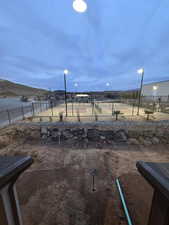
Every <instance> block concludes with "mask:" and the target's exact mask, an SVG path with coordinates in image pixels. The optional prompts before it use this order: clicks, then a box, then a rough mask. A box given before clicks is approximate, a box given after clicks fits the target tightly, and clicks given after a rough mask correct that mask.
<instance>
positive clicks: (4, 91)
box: [0, 79, 47, 97]
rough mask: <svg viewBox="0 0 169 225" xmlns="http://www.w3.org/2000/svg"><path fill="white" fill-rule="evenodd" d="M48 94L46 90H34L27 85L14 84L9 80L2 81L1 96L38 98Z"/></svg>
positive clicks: (0, 83) (0, 85)
mask: <svg viewBox="0 0 169 225" xmlns="http://www.w3.org/2000/svg"><path fill="white" fill-rule="evenodd" d="M46 92H47V91H46V90H44V89H38V88H33V87H29V86H26V85H22V84H17V83H13V82H11V81H8V80H1V79H0V96H5V97H9V96H10V97H12V96H22V95H24V96H37V95H44V94H45V93H46Z"/></svg>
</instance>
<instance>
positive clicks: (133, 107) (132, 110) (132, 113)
mask: <svg viewBox="0 0 169 225" xmlns="http://www.w3.org/2000/svg"><path fill="white" fill-rule="evenodd" d="M134 106H135V104H134V103H133V106H132V116H134Z"/></svg>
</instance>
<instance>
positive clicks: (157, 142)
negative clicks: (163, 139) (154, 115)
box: [152, 137, 160, 145]
mask: <svg viewBox="0 0 169 225" xmlns="http://www.w3.org/2000/svg"><path fill="white" fill-rule="evenodd" d="M152 143H153V144H154V145H156V144H159V143H160V140H159V139H158V138H157V137H153V138H152Z"/></svg>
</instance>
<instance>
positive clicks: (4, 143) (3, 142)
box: [0, 136, 10, 149]
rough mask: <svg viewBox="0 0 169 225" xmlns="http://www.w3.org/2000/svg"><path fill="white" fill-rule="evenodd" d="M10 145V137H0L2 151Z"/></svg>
mask: <svg viewBox="0 0 169 225" xmlns="http://www.w3.org/2000/svg"><path fill="white" fill-rule="evenodd" d="M9 144H10V139H9V137H8V136H0V149H1V148H4V147H6V146H7V145H9Z"/></svg>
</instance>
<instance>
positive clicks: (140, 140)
mask: <svg viewBox="0 0 169 225" xmlns="http://www.w3.org/2000/svg"><path fill="white" fill-rule="evenodd" d="M138 140H139V142H140V144H144V141H145V140H144V138H143V137H142V136H140V137H139V138H138Z"/></svg>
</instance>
